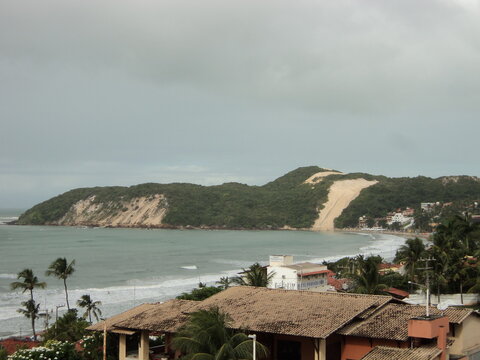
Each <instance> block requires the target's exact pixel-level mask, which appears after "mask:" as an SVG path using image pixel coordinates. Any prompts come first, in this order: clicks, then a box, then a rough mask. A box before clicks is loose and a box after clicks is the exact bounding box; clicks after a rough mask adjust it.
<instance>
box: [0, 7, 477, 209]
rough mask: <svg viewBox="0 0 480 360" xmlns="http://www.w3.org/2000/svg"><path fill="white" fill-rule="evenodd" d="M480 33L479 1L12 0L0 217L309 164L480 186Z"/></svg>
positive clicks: (4, 22)
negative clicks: (67, 201)
mask: <svg viewBox="0 0 480 360" xmlns="http://www.w3.org/2000/svg"><path fill="white" fill-rule="evenodd" d="M479 35H480V2H479V1H477V0H461V1H460V0H457V1H453V0H452V1H447V0H442V1H433V0H430V1H422V2H418V1H400V0H398V1H388V2H385V1H368V2H358V1H342V2H331V1H314V0H301V1H295V2H291V1H283V0H280V1H253V0H247V1H245V0H243V1H220V0H217V1H214V0H207V1H201V2H196V1H186V0H177V1H158V0H157V1H154V0H142V1H133V0H132V1H113V0H110V1H93V0H84V1H70V2H65V1H58V0H45V1H42V2H38V1H33V0H25V1H11V0H0V207H2V206H15V205H16V204H18V206H29V205H31V204H33V203H34V202H36V201H39V200H42V199H46V198H47V197H49V196H51V195H54V194H56V193H58V192H62V191H66V190H68V189H70V188H71V187H77V186H92V185H110V184H125V185H129V184H134V183H140V182H147V181H159V182H170V181H192V182H197V183H205V184H211V183H216V182H218V183H221V182H223V181H232V180H235V179H236V180H237V181H242V182H248V183H252V184H261V183H264V182H266V181H269V180H271V179H273V178H275V177H276V176H279V175H282V174H283V173H284V172H286V171H289V170H292V169H294V168H296V167H298V166H302V165H310V164H317V165H320V166H326V167H333V168H337V169H341V170H344V171H364V172H371V173H380V174H385V175H391V176H415V175H418V174H424V175H430V176H439V175H443V174H457V173H460V174H471V175H480V168H479V165H478V161H476V155H475V152H476V146H475V145H476V143H477V137H478V136H477V134H478V132H479V130H480V129H479V128H480V125H479V122H478V114H479V113H480V101H478V99H479V98H480V36H479ZM178 169H182V170H178Z"/></svg>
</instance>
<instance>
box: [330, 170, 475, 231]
mask: <svg viewBox="0 0 480 360" xmlns="http://www.w3.org/2000/svg"><path fill="white" fill-rule="evenodd" d="M449 179H450V178H438V179H431V178H428V177H424V176H418V177H415V178H387V177H383V176H382V177H378V178H377V180H379V183H378V184H376V185H374V186H371V187H369V188H367V189H364V190H363V191H362V192H361V193H360V195H359V196H358V197H357V198H356V199H355V200H353V201H352V202H351V203H350V205H349V206H348V208H346V209H345V210H344V211H343V213H342V215H341V216H339V217H338V218H337V219H336V220H335V225H336V227H338V228H345V227H356V226H357V224H358V218H359V217H360V216H363V215H365V216H367V217H370V218H378V217H383V216H385V215H386V214H387V213H388V212H389V211H393V210H395V209H398V208H406V207H410V208H413V209H416V213H417V214H421V213H422V212H421V211H420V203H422V202H437V201H438V202H442V203H444V202H456V203H462V202H468V201H475V200H479V198H480V181H478V179H476V178H472V177H469V176H463V177H455V179H454V180H449ZM427 222H428V221H427Z"/></svg>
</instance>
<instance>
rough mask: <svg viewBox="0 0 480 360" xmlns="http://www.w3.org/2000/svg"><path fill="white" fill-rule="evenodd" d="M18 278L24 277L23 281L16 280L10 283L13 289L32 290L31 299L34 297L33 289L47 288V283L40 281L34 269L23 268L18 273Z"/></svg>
mask: <svg viewBox="0 0 480 360" xmlns="http://www.w3.org/2000/svg"><path fill="white" fill-rule="evenodd" d="M17 279H18V280H20V279H23V281H14V282H12V283H11V284H10V287H11V288H12V290H16V289H22V292H25V291H27V290H28V291H30V300H31V301H34V299H33V289H35V288H40V289H45V287H46V286H47V283H45V282H41V281H38V278H37V277H36V276H35V275H34V274H33V270H32V269H23V270H22V271H20V272H19V273H18V274H17Z"/></svg>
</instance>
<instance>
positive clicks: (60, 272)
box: [45, 258, 75, 310]
mask: <svg viewBox="0 0 480 360" xmlns="http://www.w3.org/2000/svg"><path fill="white" fill-rule="evenodd" d="M73 265H75V260H72V261H71V262H70V264H69V263H68V262H67V259H66V258H58V259H57V260H55V261H54V262H52V263H51V264H50V266H49V267H48V270H47V271H46V272H45V274H46V275H47V276H55V277H56V278H58V279H62V280H63V287H64V288H65V300H66V302H67V309H68V310H70V304H69V303H68V291H67V278H68V277H70V275H72V274H73V272H74V271H75V268H74V267H73Z"/></svg>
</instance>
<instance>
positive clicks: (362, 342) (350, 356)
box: [342, 336, 408, 360]
mask: <svg viewBox="0 0 480 360" xmlns="http://www.w3.org/2000/svg"><path fill="white" fill-rule="evenodd" d="M375 346H390V347H401V348H406V347H408V342H401V341H394V340H382V339H369V338H363V337H357V336H345V339H344V343H343V350H342V360H358V359H361V358H362V357H364V356H365V355H366V354H367V353H368V352H369V351H370V350H372V349H373V348H374V347H375Z"/></svg>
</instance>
